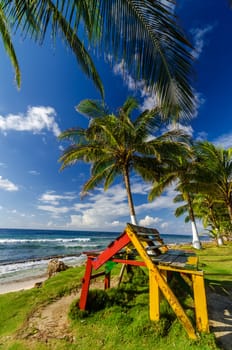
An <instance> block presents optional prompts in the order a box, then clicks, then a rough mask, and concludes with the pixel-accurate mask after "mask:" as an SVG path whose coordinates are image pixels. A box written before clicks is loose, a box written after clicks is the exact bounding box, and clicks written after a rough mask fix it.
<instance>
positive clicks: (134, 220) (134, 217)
mask: <svg viewBox="0 0 232 350" xmlns="http://www.w3.org/2000/svg"><path fill="white" fill-rule="evenodd" d="M131 223H132V224H133V225H138V223H137V220H136V216H135V215H131Z"/></svg>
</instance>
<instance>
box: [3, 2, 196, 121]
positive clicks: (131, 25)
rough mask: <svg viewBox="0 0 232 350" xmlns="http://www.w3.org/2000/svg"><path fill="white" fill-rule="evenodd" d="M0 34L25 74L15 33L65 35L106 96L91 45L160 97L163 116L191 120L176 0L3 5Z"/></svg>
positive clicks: (186, 56)
mask: <svg viewBox="0 0 232 350" xmlns="http://www.w3.org/2000/svg"><path fill="white" fill-rule="evenodd" d="M0 24H1V25H0V34H1V36H2V40H3V43H4V45H5V48H6V51H7V52H8V54H9V56H10V58H11V61H12V63H13V65H14V67H15V70H16V77H17V81H18V84H20V70H19V66H18V62H17V59H16V55H15V52H14V48H13V44H12V40H11V35H10V30H11V29H12V30H14V32H16V33H20V34H22V35H23V36H29V37H31V38H33V39H35V40H36V41H38V42H39V43H43V41H44V39H45V37H46V35H47V34H48V33H51V37H52V38H53V39H54V40H55V38H56V37H57V36H61V38H62V39H63V41H64V42H65V43H66V44H67V46H68V47H69V48H70V49H71V50H72V51H73V53H74V54H75V57H76V59H77V62H78V64H79V66H80V67H81V68H82V70H83V72H84V73H85V74H86V75H87V76H88V77H90V78H91V79H92V80H93V81H94V83H95V85H96V87H97V88H98V90H99V91H100V92H101V94H102V96H103V94H104V89H103V85H102V82H101V79H100V77H99V74H98V72H97V70H96V68H95V66H94V63H93V60H92V57H91V55H90V52H89V50H88V49H87V47H88V46H89V44H91V47H92V48H94V50H92V52H94V51H95V52H98V53H103V52H104V57H105V58H106V59H107V60H108V61H110V62H111V63H112V64H113V63H116V62H117V63H118V62H121V63H123V72H124V73H125V72H129V74H130V75H131V76H132V77H133V78H134V80H135V81H136V82H138V81H142V82H143V84H144V85H145V86H146V87H147V88H148V89H149V90H150V91H154V92H155V94H156V103H158V104H160V105H162V106H163V107H164V106H165V107H166V108H165V109H163V113H164V112H165V113H166V115H168V114H169V113H172V114H175V115H176V116H177V117H179V116H180V115H181V116H186V117H190V116H191V115H192V112H193V109H194V94H193V91H192V88H191V75H192V72H191V71H192V57H191V54H190V51H191V45H190V43H189V42H188V41H187V39H186V38H185V36H184V34H183V31H182V29H181V27H180V26H179V25H178V20H177V18H176V15H175V13H174V7H173V1H172V0H166V1H165V2H163V1H161V0H156V1H149V0H145V1H139V0H133V1H128V0H120V1H119V0H114V1H106V0H99V1H91V0H84V1H75V0H71V1H66V0H56V1H53V0H38V1H27V0H20V1H18V0H17V1H16V0H7V1H5V0H4V1H0Z"/></svg>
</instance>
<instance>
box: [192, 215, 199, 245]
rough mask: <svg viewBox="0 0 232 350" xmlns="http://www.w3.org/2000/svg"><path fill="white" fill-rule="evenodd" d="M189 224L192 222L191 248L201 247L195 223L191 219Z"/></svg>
mask: <svg viewBox="0 0 232 350" xmlns="http://www.w3.org/2000/svg"><path fill="white" fill-rule="evenodd" d="M191 224H192V233H193V242H192V243H193V248H195V249H201V242H200V239H199V236H198V232H197V226H196V223H195V222H194V221H192V222H191Z"/></svg>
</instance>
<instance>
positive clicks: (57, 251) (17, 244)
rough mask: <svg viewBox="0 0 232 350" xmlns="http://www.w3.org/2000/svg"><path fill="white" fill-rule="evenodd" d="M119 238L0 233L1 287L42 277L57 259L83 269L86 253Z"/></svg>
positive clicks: (186, 238)
mask: <svg viewBox="0 0 232 350" xmlns="http://www.w3.org/2000/svg"><path fill="white" fill-rule="evenodd" d="M118 235H119V233H117V232H96V231H61V230H29V229H0V284H1V283H8V282H13V281H16V280H17V281H20V280H23V279H26V278H31V277H39V276H42V275H44V274H45V273H46V270H47V265H48V262H49V260H50V259H51V258H54V257H58V258H59V259H60V260H63V261H64V263H65V264H66V265H69V266H77V265H80V264H82V263H83V262H84V261H85V255H84V254H83V252H85V251H92V250H101V249H104V248H105V247H107V246H108V244H109V243H110V242H112V241H113V240H114V239H115V238H116V237H117V236H118ZM161 236H162V238H163V239H164V241H165V243H168V244H171V243H186V242H187V243H189V242H191V236H190V235H174V234H172V235H161ZM202 239H203V240H208V239H209V238H208V237H207V236H206V237H204V238H202Z"/></svg>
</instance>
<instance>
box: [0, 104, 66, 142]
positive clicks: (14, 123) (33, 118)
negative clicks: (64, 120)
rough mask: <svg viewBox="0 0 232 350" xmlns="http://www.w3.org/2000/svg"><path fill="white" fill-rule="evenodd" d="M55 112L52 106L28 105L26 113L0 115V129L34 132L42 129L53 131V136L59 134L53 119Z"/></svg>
mask: <svg viewBox="0 0 232 350" xmlns="http://www.w3.org/2000/svg"><path fill="white" fill-rule="evenodd" d="M55 116H56V112H55V110H54V108H52V107H43V106H38V107H29V108H28V110H27V113H26V115H22V114H18V115H14V114H8V115H7V116H5V117H3V116H0V130H1V131H2V132H4V133H5V132H6V131H9V130H14V131H30V132H33V133H35V134H40V133H42V131H43V130H48V131H51V132H53V134H54V135H55V136H58V135H59V134H60V129H59V126H58V124H57V123H56V121H55Z"/></svg>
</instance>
